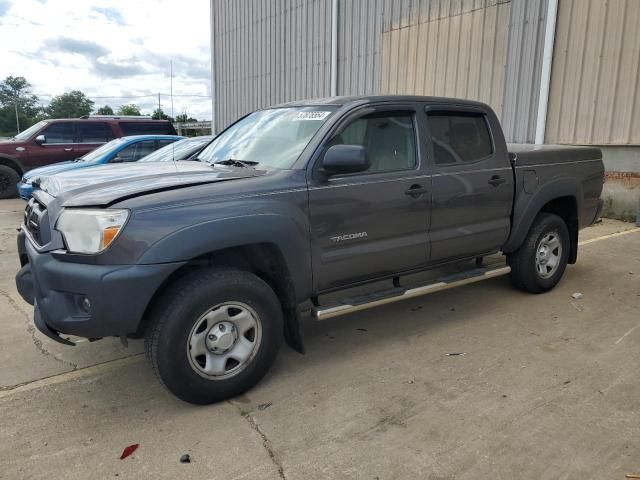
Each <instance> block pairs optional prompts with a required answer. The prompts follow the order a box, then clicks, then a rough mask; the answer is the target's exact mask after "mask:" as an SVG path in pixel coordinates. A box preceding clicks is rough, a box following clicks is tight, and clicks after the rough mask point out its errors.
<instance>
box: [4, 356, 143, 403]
mask: <svg viewBox="0 0 640 480" xmlns="http://www.w3.org/2000/svg"><path fill="white" fill-rule="evenodd" d="M142 355H144V354H143V353H134V354H132V355H127V356H126V357H121V358H114V359H113V360H105V361H104V362H100V363H94V364H93V365H87V366H85V367H78V368H76V369H75V370H70V371H68V372H63V373H54V374H53V375H49V376H46V377H42V378H38V379H35V380H27V381H26V382H22V383H17V384H14V385H6V386H3V387H0V398H2V394H4V393H5V392H6V393H11V392H12V391H13V390H19V389H21V387H29V386H33V385H38V387H37V388H41V386H42V385H43V384H44V385H51V384H53V383H62V382H63V381H70V380H68V379H69V376H70V375H72V374H89V373H93V372H94V371H95V370H96V367H98V368H99V367H104V366H109V365H111V364H120V363H123V361H129V360H133V359H135V358H136V357H142ZM74 378H77V377H74ZM51 380H56V381H55V382H51ZM57 380H60V382H58V381H57Z"/></svg>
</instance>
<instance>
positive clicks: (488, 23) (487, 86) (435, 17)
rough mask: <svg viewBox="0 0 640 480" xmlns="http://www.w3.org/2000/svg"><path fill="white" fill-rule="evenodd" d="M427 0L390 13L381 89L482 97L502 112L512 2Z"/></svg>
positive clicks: (385, 40) (395, 91)
mask: <svg viewBox="0 0 640 480" xmlns="http://www.w3.org/2000/svg"><path fill="white" fill-rule="evenodd" d="M401 3H402V2H394V4H395V7H396V8H397V9H398V10H400V8H399V7H400V6H401ZM421 3H422V5H421V8H418V9H407V10H406V12H402V11H401V10H400V11H399V12H398V13H400V14H394V15H390V16H388V17H387V16H386V15H385V22H384V28H383V33H382V39H381V43H382V59H381V68H380V72H379V75H380V80H379V84H380V86H379V90H380V92H383V93H410V94H418V95H438V96H447V97H460V98H469V99H474V100H481V101H483V102H486V103H488V104H490V105H491V106H492V107H493V108H494V110H495V111H496V112H497V113H498V115H500V114H501V113H502V110H503V97H504V80H505V64H506V57H507V39H508V34H509V14H510V8H511V2H510V1H504V0H458V1H451V0H448V1H430V2H421ZM402 13H404V14H402Z"/></svg>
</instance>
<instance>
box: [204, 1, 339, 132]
mask: <svg viewBox="0 0 640 480" xmlns="http://www.w3.org/2000/svg"><path fill="white" fill-rule="evenodd" d="M212 8H213V17H214V25H213V34H212V35H213V43H214V49H215V51H214V58H215V70H216V82H215V93H214V95H215V98H216V99H217V102H216V127H217V130H218V131H219V130H220V129H221V128H224V127H225V126H226V125H228V124H229V123H231V122H233V121H234V120H235V119H237V118H238V117H239V116H241V115H244V114H246V113H247V112H250V111H252V110H254V109H256V108H260V107H264V106H267V105H271V104H275V103H280V102H284V101H288V100H292V99H296V98H310V97H322V96H327V95H329V93H330V88H329V87H330V86H329V82H330V74H331V71H330V55H331V40H330V37H331V36H330V29H331V2H329V1H327V0H279V1H277V2H272V1H263V0H233V1H229V0H212Z"/></svg>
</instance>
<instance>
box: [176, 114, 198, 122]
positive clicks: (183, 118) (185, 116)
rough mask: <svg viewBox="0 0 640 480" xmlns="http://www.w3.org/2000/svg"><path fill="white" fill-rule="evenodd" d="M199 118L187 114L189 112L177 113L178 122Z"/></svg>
mask: <svg viewBox="0 0 640 480" xmlns="http://www.w3.org/2000/svg"><path fill="white" fill-rule="evenodd" d="M197 121H198V120H197V119H195V118H193V117H190V116H189V115H187V112H184V113H181V114H179V115H176V122H179V123H186V122H197Z"/></svg>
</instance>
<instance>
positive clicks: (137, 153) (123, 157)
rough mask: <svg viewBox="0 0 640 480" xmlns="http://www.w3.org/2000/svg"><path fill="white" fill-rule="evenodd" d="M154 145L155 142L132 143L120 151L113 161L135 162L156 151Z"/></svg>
mask: <svg viewBox="0 0 640 480" xmlns="http://www.w3.org/2000/svg"><path fill="white" fill-rule="evenodd" d="M155 144H156V141H155V140H144V141H142V142H137V143H134V144H132V145H129V146H127V147H124V148H123V149H122V150H120V151H119V152H118V155H116V157H115V158H114V160H115V161H116V162H137V161H138V160H140V159H141V158H142V157H144V156H146V155H149V154H150V153H151V152H153V151H154V150H155V149H156V148H155ZM116 159H117V160H116Z"/></svg>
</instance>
